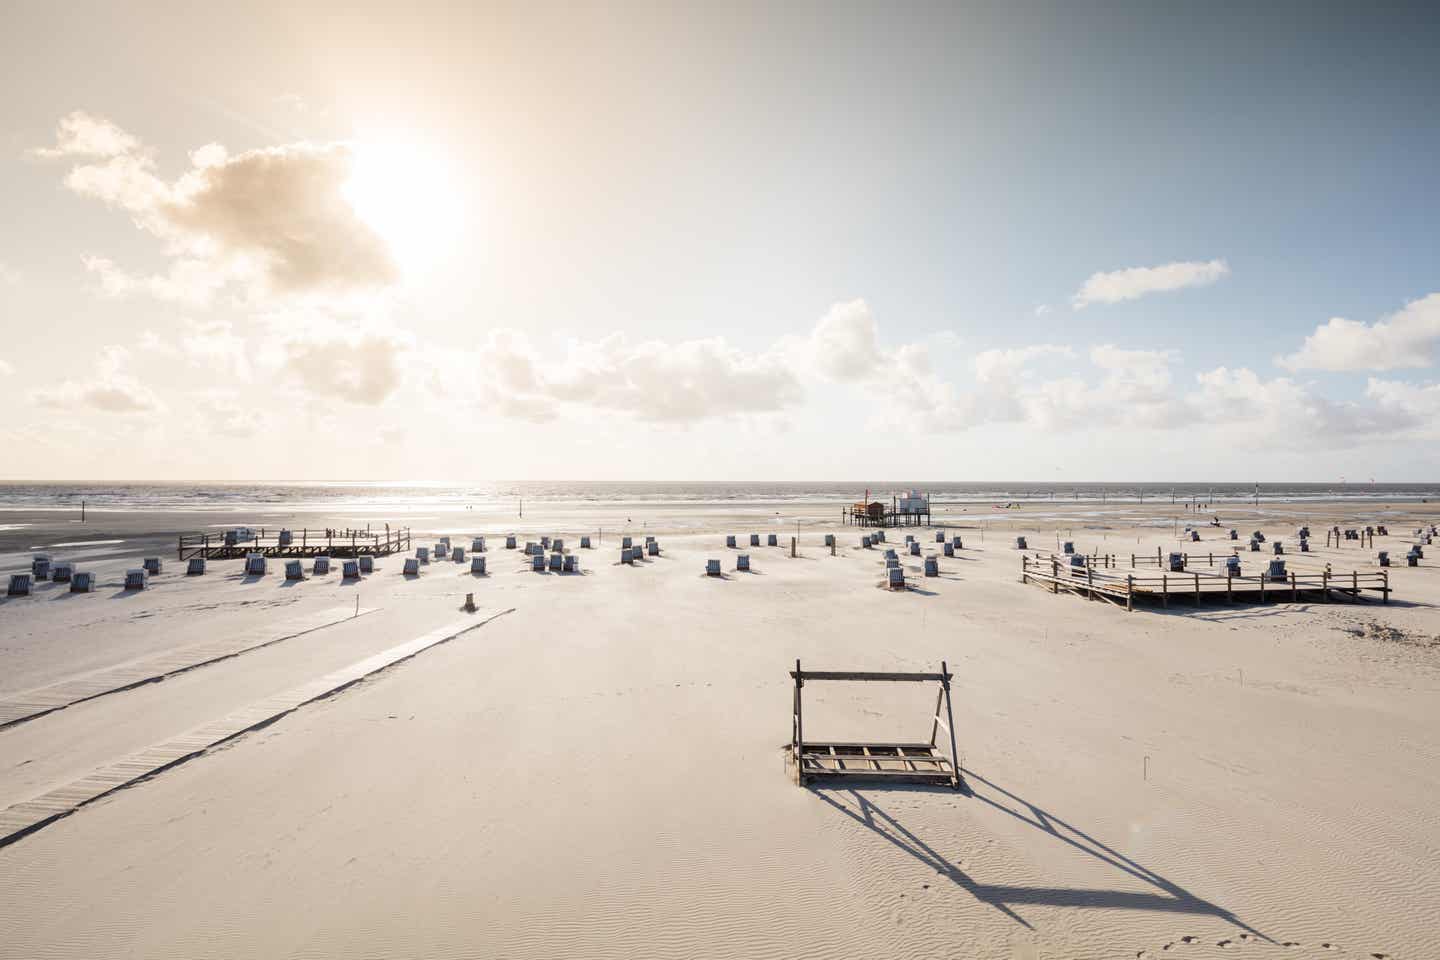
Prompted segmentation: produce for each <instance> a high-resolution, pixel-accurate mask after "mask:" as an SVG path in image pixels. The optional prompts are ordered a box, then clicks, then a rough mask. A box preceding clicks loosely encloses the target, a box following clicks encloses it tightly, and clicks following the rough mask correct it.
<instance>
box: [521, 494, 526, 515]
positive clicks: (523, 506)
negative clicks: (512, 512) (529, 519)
mask: <svg viewBox="0 0 1440 960" xmlns="http://www.w3.org/2000/svg"><path fill="white" fill-rule="evenodd" d="M520 516H522V517H523V516H525V498H524V497H521V498H520Z"/></svg>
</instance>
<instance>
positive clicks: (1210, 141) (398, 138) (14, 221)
mask: <svg viewBox="0 0 1440 960" xmlns="http://www.w3.org/2000/svg"><path fill="white" fill-rule="evenodd" d="M4 21H5V29H4V30H3V31H0V89H3V90H4V91H5V94H4V99H3V100H0V224H3V228H0V392H3V395H4V397H5V398H6V401H7V402H6V404H5V408H6V416H5V417H4V418H3V419H0V445H3V448H4V450H5V453H4V455H3V456H0V479H4V480H36V481H38V480H65V481H86V480H95V481H101V480H104V481H119V480H137V481H139V480H181V481H207V480H213V481H231V482H243V481H247V480H267V481H298V480H316V481H318V480H351V481H354V480H362V481H363V480H375V481H382V480H385V481H393V480H402V479H430V480H456V481H459V480H528V479H534V480H541V479H543V480H564V479H567V478H574V479H576V480H592V479H614V480H647V479H651V480H686V479H689V480H707V479H713V480H843V479H851V478H855V477H880V478H893V479H897V480H899V479H914V480H996V479H1025V480H1034V481H1104V480H1117V481H1118V480H1141V481H1144V480H1156V481H1163V480H1213V481H1244V482H1249V481H1260V482H1268V481H1282V480H1291V481H1300V480H1308V481H1322V482H1328V481H1336V480H1341V479H1344V480H1347V481H1355V482H1360V481H1365V480H1369V479H1375V480H1379V481H1433V480H1435V479H1436V478H1437V476H1440V369H1437V363H1440V232H1437V227H1440V175H1437V173H1436V171H1437V169H1440V161H1437V157H1440V149H1437V148H1440V109H1437V104H1440V66H1437V58H1436V56H1435V51H1436V50H1440V9H1437V8H1436V7H1434V5H1427V4H1387V3H1366V4H1338V3H1323V2H1314V3H1305V4H1288V3H1281V2H1276V3H1267V4H1240V3H1234V4H1230V3H1210V4H1161V3H1142V2H1136V3H1083V2H1078V0H1077V2H1067V3H1057V4H1040V3H1025V2H1010V3H993V4H991V3H985V4H979V3H973V4H972V3H959V2H957V3H950V4H933V5H932V4H922V3H908V4H849V3H825V4H804V3H788V4H754V5H748V4H743V3H727V4H698V3H697V4H655V3H644V4H624V3H614V4H608V5H600V4H559V5H553V6H552V5H545V4H539V3H523V4H522V3H516V4H513V5H512V4H494V5H485V4H476V5H471V6H470V8H469V9H466V10H457V9H452V5H450V4H434V5H432V4H427V3H424V2H407V3H405V4H394V5H370V4H364V3H354V2H351V3H345V4H338V3H337V4H304V3H293V2H292V3H283V4H267V3H247V4H224V5H221V4H208V3H184V4H181V3H174V4H170V3H135V4H93V5H92V4H86V3H68V4H49V3H31V2H28V0H11V2H9V3H7V4H6V7H5V14H4Z"/></svg>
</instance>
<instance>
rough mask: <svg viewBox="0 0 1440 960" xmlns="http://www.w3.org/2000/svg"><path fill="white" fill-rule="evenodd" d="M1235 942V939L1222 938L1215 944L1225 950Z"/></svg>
mask: <svg viewBox="0 0 1440 960" xmlns="http://www.w3.org/2000/svg"><path fill="white" fill-rule="evenodd" d="M1233 942H1234V941H1233V940H1221V941H1220V942H1219V943H1217V944H1215V946H1217V947H1219V948H1220V949H1221V950H1224V949H1226V948H1228V947H1229V946H1230V945H1231V944H1232V943H1233Z"/></svg>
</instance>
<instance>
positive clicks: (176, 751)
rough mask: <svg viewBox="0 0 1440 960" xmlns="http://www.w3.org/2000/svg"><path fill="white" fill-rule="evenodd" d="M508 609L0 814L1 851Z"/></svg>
mask: <svg viewBox="0 0 1440 960" xmlns="http://www.w3.org/2000/svg"><path fill="white" fill-rule="evenodd" d="M512 611H513V608H512V610H504V611H501V612H500V613H496V614H494V615H492V616H490V617H487V618H486V619H484V620H475V619H473V618H468V617H467V618H466V619H464V620H460V621H457V622H454V623H450V624H448V625H446V626H444V627H440V628H439V629H437V630H431V631H430V632H429V633H427V634H424V635H423V636H419V637H416V638H415V639H414V640H410V641H407V642H406V643H402V644H399V645H397V646H394V647H391V648H389V649H388V650H383V651H381V652H380V653H377V654H375V655H374V656H371V657H366V658H365V659H364V660H359V661H356V662H355V663H352V664H350V665H349V666H347V667H343V668H341V669H339V670H336V671H334V672H332V673H327V674H325V675H324V676H323V677H319V678H318V679H315V680H311V681H310V682H309V683H304V684H301V685H300V686H298V687H295V688H294V689H291V690H287V691H285V692H284V693H279V694H276V695H275V696H273V697H267V698H265V699H264V700H261V701H260V702H258V703H254V704H251V705H250V706H248V707H245V708H244V709H242V710H237V711H235V712H234V713H231V714H230V715H229V716H226V717H222V718H220V719H219V720H212V721H211V722H209V723H206V724H202V725H201V726H198V727H195V728H194V729H192V730H190V731H188V732H186V733H182V734H181V735H180V736H178V737H175V738H173V739H171V740H166V741H165V742H163V743H157V744H155V745H153V746H150V747H147V748H146V749H144V750H141V751H139V752H137V753H132V754H130V755H129V756H128V757H124V758H122V759H120V760H116V761H115V762H113V763H109V764H106V765H105V766H103V767H100V768H99V769H97V770H95V771H93V772H92V773H90V774H89V775H88V776H85V777H81V778H80V779H79V780H75V781H73V782H71V783H67V784H65V785H64V786H63V787H58V788H56V789H54V790H51V791H49V792H48V793H45V794H42V795H41V796H38V797H35V798H34V799H32V800H26V801H24V802H22V803H17V804H15V805H14V806H11V807H7V808H6V809H4V810H0V847H3V846H6V845H7V844H11V843H14V842H15V841H16V840H19V839H20V838H21V837H24V836H26V835H27V834H30V833H34V832H35V831H36V830H39V829H41V828H42V827H45V826H47V825H49V824H51V823H54V822H55V821H56V820H59V819H61V818H62V817H67V816H69V815H70V814H72V813H74V812H75V811H76V810H78V809H80V808H81V807H83V806H85V805H86V804H89V803H93V802H94V801H96V800H99V799H100V798H101V797H104V796H106V795H108V794H111V793H114V792H115V791H116V790H121V789H124V788H125V787H128V786H131V785H133V784H136V783H139V782H140V781H142V780H147V779H149V778H151V777H153V776H155V775H156V774H159V773H161V772H163V771H165V770H168V769H169V768H171V767H175V766H179V765H180V764H182V763H185V762H186V761H187V760H193V759H194V758H196V757H198V756H200V755H201V754H203V753H205V751H207V750H209V749H210V748H212V747H215V746H218V745H219V744H222V743H225V742H226V741H228V740H233V739H234V738H236V737H238V736H240V735H242V734H244V733H247V732H248V731H251V730H256V729H259V728H260V727H264V726H268V725H269V724H271V723H274V722H275V721H276V720H279V719H280V718H281V717H283V716H285V715H286V714H287V713H290V712H292V711H294V710H296V709H298V708H299V707H302V706H304V705H305V704H307V703H312V702H314V701H316V700H321V699H323V698H325V697H328V696H331V695H332V694H335V693H338V692H340V691H341V690H344V689H345V688H346V687H349V686H351V685H352V684H355V683H358V682H360V681H361V680H364V679H365V678H366V677H368V676H371V675H372V674H375V673H378V672H380V671H381V670H384V669H386V668H387V667H390V666H393V665H395V664H397V663H399V662H401V661H402V660H408V659H409V658H411V657H413V656H415V655H416V654H418V653H420V652H422V651H424V650H427V649H429V648H430V647H433V646H436V645H437V644H441V643H445V642H446V641H448V640H454V639H455V638H456V637H458V636H461V635H462V634H465V633H469V632H470V631H471V630H475V629H478V628H480V627H482V626H484V625H485V624H487V623H489V622H490V621H491V620H494V619H496V618H497V617H501V616H504V615H505V614H507V613H511V612H512Z"/></svg>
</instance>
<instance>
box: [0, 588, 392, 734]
mask: <svg viewBox="0 0 1440 960" xmlns="http://www.w3.org/2000/svg"><path fill="white" fill-rule="evenodd" d="M376 609H377V608H375V607H362V608H359V609H358V610H357V609H356V608H355V607H331V608H328V609H325V610H319V611H316V612H314V613H308V614H304V615H302V616H298V617H292V618H290V619H287V620H283V621H281V622H280V623H276V624H268V625H264V626H258V627H252V628H250V629H248V630H239V631H235V632H226V633H225V634H224V635H223V636H220V637H217V638H215V639H213V640H206V641H204V642H201V643H192V644H190V645H188V646H184V647H180V648H179V649H176V650H167V651H166V652H164V653H160V654H155V655H154V656H149V657H142V658H141V659H139V660H132V661H130V662H129V663H123V664H119V665H118V666H114V667H109V668H106V669H102V670H96V671H93V672H91V673H86V674H82V675H80V676H77V677H70V678H68V679H65V680H61V681H59V682H58V683H52V684H50V685H49V686H45V687H38V688H36V689H34V690H26V691H23V692H21V693H17V694H11V695H9V696H6V697H3V698H0V729H3V728H5V727H9V726H12V725H14V724H17V723H23V722H25V721H26V720H34V719H35V718H36V717H43V716H44V715H45V714H47V713H53V712H54V711H56V710H63V709H65V708H66V707H68V706H71V705H72V704H76V703H82V702H84V701H86V700H93V699H95V698H96V697H103V696H105V695H106V694H110V693H119V692H120V691H122V690H129V689H132V688H134V687H138V686H141V685H142V684H146V683H155V682H157V681H159V680H164V679H165V678H166V677H171V676H174V675H175V674H177V673H183V672H185V671H186V670H194V669H195V668H196V667H203V666H205V665H206V664H210V663H215V662H216V661H218V660H226V659H229V658H230V657H235V656H239V655H240V654H242V653H247V652H249V651H251V650H258V649H259V648H261V647H268V646H270V645H271V644H273V643H279V642H280V641H282V640H289V639H291V638H293V637H298V636H301V635H302V634H306V633H313V632H314V631H316V630H320V629H322V628H324V627H328V626H331V625H333V624H337V623H343V622H345V621H346V620H352V619H354V618H355V617H357V616H363V615H365V614H367V613H373V612H374V611H375V610H376Z"/></svg>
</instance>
